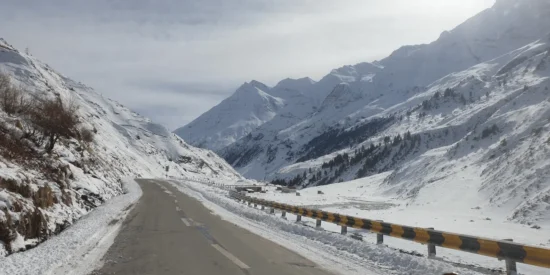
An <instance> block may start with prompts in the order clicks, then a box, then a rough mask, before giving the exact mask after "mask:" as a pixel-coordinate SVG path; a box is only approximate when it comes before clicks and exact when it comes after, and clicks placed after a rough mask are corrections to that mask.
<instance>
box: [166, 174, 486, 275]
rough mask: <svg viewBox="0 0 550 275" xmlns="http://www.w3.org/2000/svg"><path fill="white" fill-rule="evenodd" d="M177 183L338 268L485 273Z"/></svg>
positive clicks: (233, 217)
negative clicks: (317, 225)
mask: <svg viewBox="0 0 550 275" xmlns="http://www.w3.org/2000/svg"><path fill="white" fill-rule="evenodd" d="M172 184H173V185H174V186H176V187H177V188H178V190H180V191H181V192H184V193H186V194H188V195H190V196H192V197H194V198H196V199H198V200H200V201H201V202H202V203H203V204H204V205H205V206H206V207H208V208H209V209H211V210H212V211H214V213H216V214H218V215H220V216H221V217H223V218H225V219H226V220H228V221H230V222H232V223H234V224H236V225H238V226H240V227H243V228H245V229H247V230H249V231H251V232H254V233H256V234H258V235H260V236H262V237H264V238H266V239H269V240H272V241H274V242H277V243H279V244H281V245H283V246H285V247H287V248H289V249H291V250H293V251H296V252H297V253H299V254H301V255H303V256H304V257H306V258H309V259H310V260H312V261H314V262H316V263H318V264H319V265H320V266H322V267H324V268H326V269H329V270H332V271H335V272H338V273H343V274H407V275H409V274H419V275H420V274H422V275H425V274H443V273H444V272H450V271H454V272H458V273H460V274H484V273H481V272H479V271H477V270H473V269H466V268H461V267H457V266H453V265H452V264H450V263H446V262H442V261H438V260H435V259H428V258H425V257H417V256H413V255H409V254H404V253H400V252H399V251H397V250H395V249H391V248H388V247H386V246H379V245H376V244H371V243H367V242H359V241H356V240H353V239H351V238H349V237H346V236H342V235H340V234H334V233H330V232H326V231H322V230H317V229H315V228H311V227H308V226H303V225H301V224H299V223H295V222H294V221H290V220H284V219H281V218H280V217H276V216H273V215H269V214H267V213H266V212H262V211H260V210H258V209H253V208H250V207H248V206H245V205H243V204H240V203H237V202H236V201H234V200H232V199H230V198H229V197H227V191H222V190H220V189H217V188H213V187H210V186H206V185H203V184H201V183H193V182H176V181H172Z"/></svg>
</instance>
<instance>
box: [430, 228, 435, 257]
mask: <svg viewBox="0 0 550 275" xmlns="http://www.w3.org/2000/svg"><path fill="white" fill-rule="evenodd" d="M428 229H431V230H434V228H433V227H428ZM435 254H436V251H435V244H428V257H435Z"/></svg>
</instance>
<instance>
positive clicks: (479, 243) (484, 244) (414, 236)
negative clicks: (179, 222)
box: [229, 190, 550, 274]
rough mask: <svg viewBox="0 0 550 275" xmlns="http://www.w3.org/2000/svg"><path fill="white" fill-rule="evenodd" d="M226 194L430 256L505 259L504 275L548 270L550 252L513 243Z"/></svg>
mask: <svg viewBox="0 0 550 275" xmlns="http://www.w3.org/2000/svg"><path fill="white" fill-rule="evenodd" d="M229 195H230V197H232V198H235V199H237V200H242V201H245V202H248V203H249V204H252V203H253V204H255V205H261V206H263V207H270V208H271V209H270V213H274V211H273V210H274V209H279V210H282V211H283V216H285V215H286V213H287V212H288V213H293V214H296V215H297V221H300V220H301V217H302V216H305V217H310V218H314V219H316V220H317V222H316V226H317V227H320V226H321V221H326V222H330V223H335V224H338V225H340V226H342V231H341V232H342V234H346V233H347V227H353V228H358V229H364V230H367V231H370V232H374V233H376V234H377V243H378V244H381V243H383V241H384V235H386V236H391V237H395V238H401V239H405V240H409V241H414V242H418V243H421V244H427V245H428V255H429V256H435V254H436V248H435V247H436V246H440V247H445V248H450V249H455V250H460V251H464V252H470V253H475V254H480V255H484V256H489V257H493V258H497V259H499V260H505V261H506V272H507V274H517V268H516V262H519V263H525V264H529V265H534V266H539V267H545V268H550V249H545V248H541V247H535V246H529V245H524V244H520V243H515V242H513V241H512V240H500V241H499V240H492V239H486V238H481V237H475V236H469V235H462V234H456V233H449V232H444V231H438V230H435V229H433V228H418V227H411V226H405V225H399V224H392V223H386V222H383V221H377V220H369V219H363V218H357V217H353V216H347V215H340V214H337V213H330V212H326V211H321V210H317V209H309V208H304V207H299V206H293V205H288V204H282V203H277V202H273V201H267V200H263V199H258V198H253V197H249V196H246V195H244V194H242V193H239V192H237V191H234V190H230V191H229Z"/></svg>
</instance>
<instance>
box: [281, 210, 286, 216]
mask: <svg viewBox="0 0 550 275" xmlns="http://www.w3.org/2000/svg"><path fill="white" fill-rule="evenodd" d="M281 217H283V218H286V211H284V210H283V213H281Z"/></svg>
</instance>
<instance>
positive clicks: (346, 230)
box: [340, 225, 348, 235]
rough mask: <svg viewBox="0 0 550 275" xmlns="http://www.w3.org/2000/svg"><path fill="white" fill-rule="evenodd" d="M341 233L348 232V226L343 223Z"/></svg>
mask: <svg viewBox="0 0 550 275" xmlns="http://www.w3.org/2000/svg"><path fill="white" fill-rule="evenodd" d="M340 233H341V234H342V235H346V234H348V227H347V226H345V225H342V230H341V231H340Z"/></svg>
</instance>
